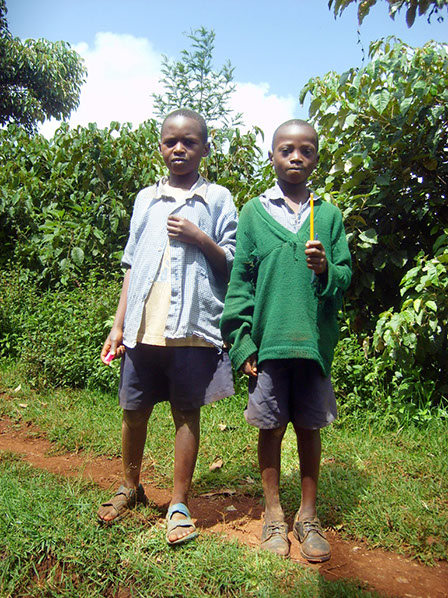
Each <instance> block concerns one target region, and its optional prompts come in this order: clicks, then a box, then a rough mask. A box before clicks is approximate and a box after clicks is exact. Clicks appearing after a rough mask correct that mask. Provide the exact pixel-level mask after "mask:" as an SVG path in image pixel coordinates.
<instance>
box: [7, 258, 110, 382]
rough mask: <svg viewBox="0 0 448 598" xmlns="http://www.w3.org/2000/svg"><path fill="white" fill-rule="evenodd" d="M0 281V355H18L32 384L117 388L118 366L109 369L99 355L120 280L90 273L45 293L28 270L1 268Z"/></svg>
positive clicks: (108, 326)
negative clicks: (77, 283) (75, 284)
mask: <svg viewBox="0 0 448 598" xmlns="http://www.w3.org/2000/svg"><path fill="white" fill-rule="evenodd" d="M0 281H1V282H0V355H2V356H6V355H7V356H10V357H15V358H17V359H19V360H20V362H21V364H22V367H23V368H24V370H25V371H26V372H27V375H28V379H29V382H30V383H31V384H34V385H37V386H40V387H58V386H68V387H92V386H94V387H95V388H100V389H101V388H103V389H109V390H112V389H115V388H116V386H117V381H118V367H117V366H118V364H114V366H113V367H110V368H107V367H105V366H104V365H103V364H102V362H101V361H100V358H99V355H100V351H101V347H102V345H103V342H104V339H105V337H106V336H107V333H108V331H109V329H110V321H109V320H110V315H111V314H113V313H114V311H115V308H116V305H117V302H118V297H119V294H120V286H121V280H119V279H117V280H116V281H115V282H105V281H104V280H97V278H96V277H95V275H94V274H92V275H91V278H90V280H88V281H87V282H86V283H85V284H83V285H81V286H79V287H74V288H73V289H71V290H68V289H66V288H64V287H62V286H59V287H58V288H57V289H56V290H52V291H45V292H42V291H41V290H40V289H39V286H38V285H37V283H36V281H33V280H32V278H31V277H30V275H29V273H27V272H20V271H18V270H14V271H12V272H3V273H1V276H0Z"/></svg>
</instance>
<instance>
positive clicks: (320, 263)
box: [305, 239, 327, 274]
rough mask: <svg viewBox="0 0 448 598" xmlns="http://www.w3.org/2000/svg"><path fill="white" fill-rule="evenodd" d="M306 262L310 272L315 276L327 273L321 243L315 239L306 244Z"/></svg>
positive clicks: (325, 258)
mask: <svg viewBox="0 0 448 598" xmlns="http://www.w3.org/2000/svg"><path fill="white" fill-rule="evenodd" d="M305 254H306V262H307V266H308V268H309V269H310V270H313V272H314V273H315V274H323V273H324V272H326V271H327V257H326V255H325V249H324V246H323V245H322V243H321V242H320V241H319V240H318V239H316V240H314V241H307V243H306V249H305Z"/></svg>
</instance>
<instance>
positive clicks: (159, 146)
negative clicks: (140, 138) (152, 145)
mask: <svg viewBox="0 0 448 598" xmlns="http://www.w3.org/2000/svg"><path fill="white" fill-rule="evenodd" d="M157 147H158V148H159V152H161V151H162V142H161V141H159V144H158V145H157Z"/></svg>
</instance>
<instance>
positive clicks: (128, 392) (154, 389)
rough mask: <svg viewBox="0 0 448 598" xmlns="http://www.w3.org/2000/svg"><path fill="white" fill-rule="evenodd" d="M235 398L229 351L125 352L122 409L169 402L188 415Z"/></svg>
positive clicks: (157, 349)
mask: <svg viewBox="0 0 448 598" xmlns="http://www.w3.org/2000/svg"><path fill="white" fill-rule="evenodd" d="M233 394H234V389H233V376H232V366H231V364H230V359H229V356H228V353H227V352H226V351H221V352H219V351H218V350H217V349H214V348H213V347H210V348H209V347H157V346H154V345H145V344H137V345H136V346H135V347H134V348H133V349H128V348H126V353H125V354H124V357H123V359H122V363H121V373H120V385H119V388H118V395H119V399H120V407H122V408H123V409H128V410H130V411H138V410H140V409H147V408H150V407H153V406H154V405H155V404H156V403H160V402H162V401H169V402H170V404H171V406H172V407H174V408H175V409H178V410H182V411H188V410H190V409H196V408H198V407H202V406H203V405H207V404H208V403H213V402H214V401H218V400H219V399H222V398H224V397H230V396H231V395H233Z"/></svg>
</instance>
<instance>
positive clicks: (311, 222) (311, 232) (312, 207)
mask: <svg viewBox="0 0 448 598" xmlns="http://www.w3.org/2000/svg"><path fill="white" fill-rule="evenodd" d="M310 208H311V212H310V240H311V241H314V194H313V193H310Z"/></svg>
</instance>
